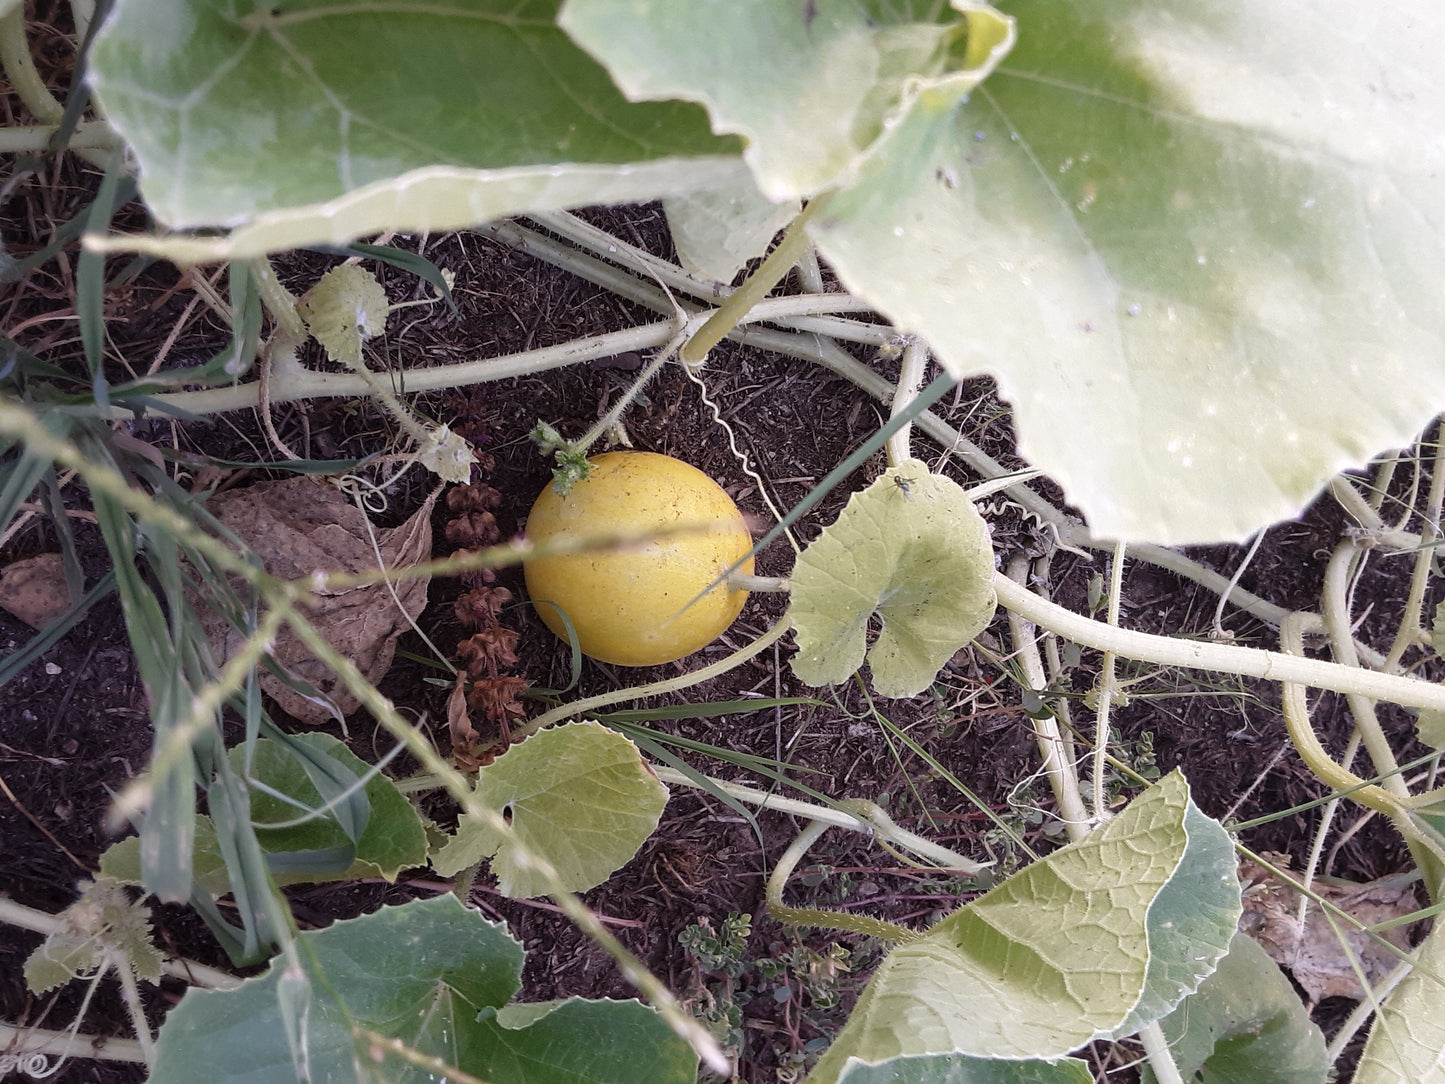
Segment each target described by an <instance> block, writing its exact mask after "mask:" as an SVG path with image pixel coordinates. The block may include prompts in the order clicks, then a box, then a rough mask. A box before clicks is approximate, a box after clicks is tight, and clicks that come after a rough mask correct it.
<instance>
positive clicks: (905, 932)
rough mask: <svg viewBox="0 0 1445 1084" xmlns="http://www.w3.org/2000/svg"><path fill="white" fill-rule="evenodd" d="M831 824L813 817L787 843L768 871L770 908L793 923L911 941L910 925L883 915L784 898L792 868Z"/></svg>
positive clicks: (779, 918)
mask: <svg viewBox="0 0 1445 1084" xmlns="http://www.w3.org/2000/svg"><path fill="white" fill-rule="evenodd" d="M828 828H829V825H827V824H824V823H823V822H822V821H813V822H812V823H810V824H809V825H808V826H807V827H806V828H804V829H803V830H802V831H801V832H799V833H798V834H797V836H795V837H794V839H793V842H792V843H790V844H788V849H787V850H785V851H784V852H783V853H782V854H781V855H780V856H779V857H778V860H777V862H776V863H775V864H774V865H773V872H772V873H771V874H769V875H768V885H767V891H766V896H767V901H768V911H769V912H770V913H771V914H772V916H773V917H774V918H775V919H777V920H778V921H779V922H786V923H788V924H789V925H792V926H818V927H821V928H823V929H831V930H844V931H846V932H848V933H858V934H863V935H864V936H865V937H876V938H878V939H879V940H880V941H888V942H891V943H893V944H901V943H903V942H906V941H911V940H913V939H914V938H915V937H917V936H918V934H917V933H915V932H914V931H913V930H910V929H909V928H908V927H907V926H900V925H898V924H897V923H896V922H885V921H884V920H883V919H880V918H873V917H872V916H870V915H852V914H847V913H845V912H843V911H828V910H823V909H821V908H817V907H792V906H790V905H788V904H786V903H784V902H783V887H784V886H785V885H786V884H787V883H788V878H789V877H791V876H792V874H793V870H795V869H796V868H797V866H798V863H799V862H801V861H802V859H803V855H805V854H807V853H808V848H809V847H811V846H812V845H813V844H814V843H816V842H817V841H818V837H819V836H821V835H822V834H823V833H824V832H826V831H827V830H828Z"/></svg>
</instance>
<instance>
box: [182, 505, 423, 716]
mask: <svg viewBox="0 0 1445 1084" xmlns="http://www.w3.org/2000/svg"><path fill="white" fill-rule="evenodd" d="M435 500H436V495H435V494H433V495H432V496H431V497H430V498H428V499H427V501H426V503H425V504H424V505H423V506H422V507H421V508H419V509H418V510H417V511H416V512H415V513H414V514H413V515H412V517H411V518H410V519H408V520H407V521H406V522H405V523H403V524H402V525H401V526H399V527H394V528H390V529H385V530H382V529H374V533H375V536H376V543H377V549H379V550H380V553H381V557H382V561H383V563H384V565H385V567H386V568H388V569H394V570H401V569H405V568H409V567H410V566H412V565H415V564H418V563H419V562H421V561H424V560H427V559H428V558H429V557H430V556H431V509H432V505H433V504H434V503H435ZM209 508H210V510H211V512H212V514H213V515H215V516H216V518H217V519H219V520H220V521H221V522H222V523H223V524H225V525H226V526H227V527H228V528H229V529H230V530H231V531H232V532H234V533H235V535H236V536H237V537H238V538H239V539H240V540H241V541H242V542H244V543H245V544H246V545H247V546H249V547H250V548H251V549H252V550H254V551H255V553H256V554H257V555H258V556H259V557H260V558H261V561H262V564H263V565H264V567H265V569H266V571H267V572H269V573H271V574H272V575H273V576H279V577H281V578H283V579H288V580H298V579H306V578H309V577H311V576H312V575H313V574H314V573H315V572H317V571H328V572H351V573H362V572H371V571H374V570H375V569H376V567H377V562H376V552H375V551H374V550H373V548H372V541H371V531H372V530H373V529H371V528H369V525H368V523H367V520H366V517H365V515H364V514H363V513H362V512H361V511H360V510H359V509H358V508H357V507H356V505H354V504H353V503H352V502H351V501H350V500H348V499H347V498H346V497H345V496H344V495H343V494H342V493H341V492H340V491H339V490H338V489H336V487H335V486H333V485H331V484H330V483H329V482H326V481H324V480H321V479H317V478H311V477H298V478H288V479H285V480H283V481H279V482H261V483H259V484H257V485H253V486H247V487H245V488H244V489H236V490H231V491H230V492H228V493H222V494H219V495H217V496H215V497H213V498H212V499H211V500H210V502H209ZM428 579H429V578H428V577H424V576H420V577H408V578H405V579H402V578H394V579H393V581H392V586H393V587H394V588H395V589H396V594H397V598H398V599H400V601H401V607H402V608H404V609H405V613H403V612H402V608H398V606H397V604H396V600H394V599H393V598H392V595H391V592H390V591H389V590H388V589H387V586H386V584H384V583H377V584H368V585H365V586H361V587H335V588H324V589H322V590H321V591H318V592H316V593H315V594H314V596H313V598H314V603H313V605H311V606H310V607H308V609H307V611H306V617H307V619H308V620H309V621H310V622H311V623H312V624H313V625H315V626H316V628H317V630H318V631H319V632H320V633H321V635H323V636H324V637H326V639H327V641H328V642H329V643H330V644H331V645H332V646H333V647H334V648H336V649H337V651H339V652H340V653H341V654H343V655H345V656H346V657H347V658H349V659H350V660H351V661H352V662H353V663H355V664H356V666H357V668H358V669H359V670H360V671H361V672H362V674H364V675H365V676H366V679H367V680H368V681H369V682H371V683H372V684H373V685H374V684H376V682H378V681H380V680H381V678H382V677H383V676H384V675H385V674H386V671H387V670H388V669H389V668H390V666H391V660H392V657H393V655H394V654H395V652H396V640H397V637H398V636H399V635H400V634H401V633H402V632H403V631H405V630H406V629H407V628H408V627H409V625H410V622H409V621H408V619H407V615H410V617H411V620H415V619H416V618H417V617H418V616H420V614H421V612H422V610H423V609H425V608H426V594H427V583H428ZM205 624H206V634H207V636H208V637H209V638H210V640H211V644H212V646H213V647H214V648H215V650H216V653H217V654H218V655H219V656H220V657H222V658H227V657H229V656H230V654H231V653H232V652H234V651H235V650H236V649H237V648H239V646H240V643H241V637H240V634H239V633H238V632H237V631H236V630H235V629H234V628H233V627H232V626H231V625H230V623H229V622H227V621H226V620H225V619H224V618H223V617H221V616H219V615H217V614H214V613H210V612H209V611H207V615H206V621H205ZM272 657H273V658H274V659H275V660H276V661H277V662H278V663H280V664H281V665H282V666H283V667H285V668H286V669H287V670H288V671H289V672H290V673H291V674H293V675H294V676H296V677H298V678H300V679H301V680H303V681H306V682H309V683H310V684H311V685H312V686H313V687H314V688H316V689H317V690H318V691H320V692H321V693H322V694H323V695H325V696H327V697H329V698H330V699H331V701H332V702H333V703H335V705H336V706H337V708H338V709H339V710H340V711H341V712H342V713H343V714H349V713H351V712H353V711H355V710H356V708H357V707H358V706H359V701H358V700H357V699H356V697H355V696H353V695H352V694H351V693H350V692H348V691H347V690H346V688H345V687H344V686H342V685H341V683H340V681H339V679H338V678H337V677H336V675H335V674H333V673H332V672H331V671H330V670H328V669H327V668H326V667H325V666H323V665H322V664H321V663H319V662H318V661H316V660H315V659H314V658H312V657H311V655H310V653H309V652H308V651H307V650H306V648H305V647H303V646H302V645H301V643H300V642H299V641H297V640H296V638H295V637H294V636H293V635H292V634H291V633H290V632H289V630H283V631H282V633H281V635H280V636H278V637H277V640H276V644H275V647H274V648H273V650H272ZM261 688H262V689H263V690H264V691H265V692H266V693H267V694H268V695H269V696H271V697H273V698H274V699H275V700H276V702H277V703H278V704H279V705H280V706H281V708H282V709H283V710H284V711H286V712H287V713H288V714H290V715H293V716H295V717H296V718H297V719H298V720H300V721H301V722H303V723H309V724H312V725H316V724H318V723H323V722H325V721H326V720H327V719H329V718H330V717H331V715H330V712H328V711H327V710H326V707H325V706H324V705H322V704H318V703H317V702H315V701H314V700H311V699H308V698H307V697H304V696H302V695H301V694H299V693H297V692H296V691H295V690H293V689H291V688H289V687H288V686H286V685H285V684H283V683H282V682H280V681H278V680H277V679H276V678H274V677H273V676H271V675H270V674H266V673H264V672H263V674H262V677H261Z"/></svg>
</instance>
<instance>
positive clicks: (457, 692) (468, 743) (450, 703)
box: [447, 674, 481, 757]
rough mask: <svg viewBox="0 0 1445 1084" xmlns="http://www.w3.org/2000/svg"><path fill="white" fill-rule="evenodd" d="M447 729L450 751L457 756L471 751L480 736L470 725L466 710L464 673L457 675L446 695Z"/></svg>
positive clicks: (470, 719)
mask: <svg viewBox="0 0 1445 1084" xmlns="http://www.w3.org/2000/svg"><path fill="white" fill-rule="evenodd" d="M447 729H448V730H449V731H450V732H451V738H452V753H453V755H455V756H458V757H460V756H463V755H464V754H466V753H469V752H471V750H472V748H473V747H474V746H475V745H476V744H477V741H478V740H479V738H480V737H481V736H480V735H479V734H478V733H477V729H476V727H474V726H472V717H471V715H470V714H469V713H468V711H467V675H466V674H458V675H457V683H456V684H455V685H454V686H452V693H451V695H450V696H449V697H447Z"/></svg>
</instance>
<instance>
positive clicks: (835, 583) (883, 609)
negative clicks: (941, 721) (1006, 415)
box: [790, 460, 995, 697]
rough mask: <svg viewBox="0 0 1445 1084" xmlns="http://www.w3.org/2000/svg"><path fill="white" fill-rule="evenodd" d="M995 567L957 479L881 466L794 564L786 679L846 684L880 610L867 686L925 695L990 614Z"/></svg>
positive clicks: (984, 531) (915, 467) (921, 468)
mask: <svg viewBox="0 0 1445 1084" xmlns="http://www.w3.org/2000/svg"><path fill="white" fill-rule="evenodd" d="M993 570H994V569H993V549H992V547H991V546H990V543H989V535H988V526H987V525H986V524H985V523H984V521H983V519H982V517H980V516H979V514H978V513H977V512H976V511H975V510H974V507H973V504H972V503H971V502H970V501H969V499H968V497H967V496H966V495H965V494H964V492H963V490H962V489H961V488H960V487H959V486H958V485H957V484H956V483H954V482H953V481H951V480H949V479H948V478H945V477H943V476H942V475H937V474H932V473H930V472H929V470H928V468H927V466H926V465H925V464H923V463H920V462H918V461H917V460H909V461H908V462H906V463H902V464H900V465H899V466H897V467H893V468H891V469H889V470H887V471H885V472H884V473H883V474H882V475H880V476H879V477H878V478H877V479H876V480H875V481H874V482H873V484H872V485H870V486H869V487H868V488H867V489H865V490H863V491H862V492H861V493H855V494H854V495H853V496H852V497H850V498H849V499H848V505H847V507H846V508H844V509H843V512H842V514H841V515H839V517H838V519H837V522H835V523H834V524H833V525H832V526H830V527H828V528H827V529H826V530H824V532H823V533H822V535H821V536H819V537H818V538H817V539H816V540H815V541H814V542H813V543H812V544H811V545H810V546H809V547H808V548H807V549H806V550H805V551H804V552H803V554H802V556H801V557H799V558H798V562H797V565H796V567H795V568H794V569H793V575H792V577H791V579H792V585H793V586H792V603H791V610H790V612H791V616H792V622H793V628H794V629H795V630H796V631H797V637H798V653H797V655H796V656H794V658H793V672H794V673H795V674H797V675H798V677H799V678H800V679H802V680H803V681H806V682H807V683H808V684H810V685H838V684H841V683H842V682H844V681H847V680H848V678H850V677H851V676H852V675H853V674H854V673H855V672H856V671H857V669H858V668H859V667H860V666H861V665H862V664H863V659H864V654H865V648H866V635H867V630H868V622H869V620H870V619H871V618H872V616H873V615H874V613H877V615H878V616H879V618H880V620H881V621H882V625H883V628H882V631H881V632H880V633H879V634H878V639H877V642H876V643H874V645H873V647H872V649H871V650H869V651H867V658H868V665H869V667H870V669H871V670H872V677H873V687H874V688H875V689H876V690H877V691H878V693H879V695H881V696H892V697H906V696H913V695H915V694H917V693H919V692H921V691H922V690H923V689H926V688H927V687H928V685H929V683H930V682H932V681H933V679H934V677H935V676H937V674H938V671H939V668H940V667H942V666H943V664H944V663H945V662H947V661H948V659H949V658H950V657H951V656H952V655H953V654H954V652H956V651H957V650H958V649H959V648H961V647H962V646H963V645H964V644H966V643H968V641H969V640H971V639H973V638H974V637H975V636H977V635H978V634H979V633H980V632H981V631H983V629H984V628H985V627H986V626H987V625H988V622H989V619H990V618H992V617H993V612H994V606H995V599H994V593H993Z"/></svg>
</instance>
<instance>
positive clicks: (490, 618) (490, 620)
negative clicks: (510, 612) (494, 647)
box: [455, 587, 512, 629]
mask: <svg viewBox="0 0 1445 1084" xmlns="http://www.w3.org/2000/svg"><path fill="white" fill-rule="evenodd" d="M511 601H512V592H510V591H508V590H507V589H506V588H505V587H474V588H472V590H470V591H468V592H467V593H466V594H464V595H462V596H461V598H459V599H457V601H456V606H455V612H456V615H457V621H458V622H459V623H460V624H461V625H462V627H463V628H468V629H479V628H482V627H484V626H487V625H495V624H496V623H497V615H498V614H499V613H500V612H501V610H502V607H503V606H505V605H506V604H507V603H509V602H511Z"/></svg>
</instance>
